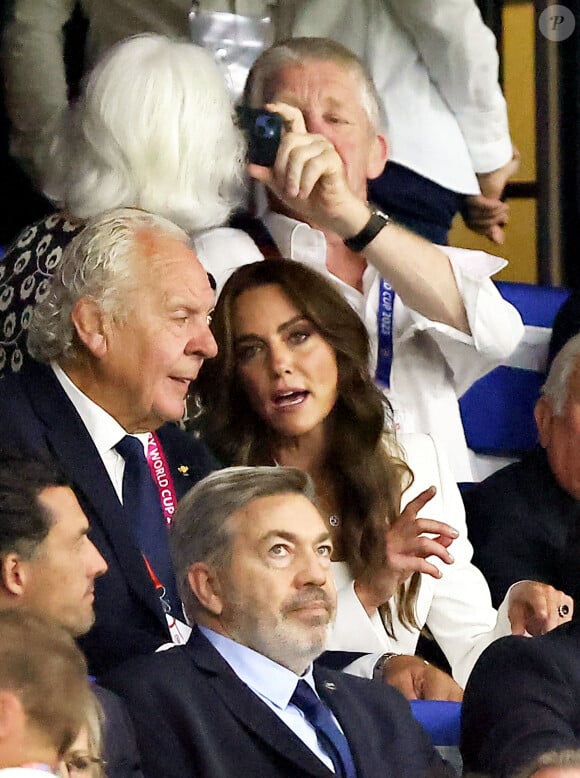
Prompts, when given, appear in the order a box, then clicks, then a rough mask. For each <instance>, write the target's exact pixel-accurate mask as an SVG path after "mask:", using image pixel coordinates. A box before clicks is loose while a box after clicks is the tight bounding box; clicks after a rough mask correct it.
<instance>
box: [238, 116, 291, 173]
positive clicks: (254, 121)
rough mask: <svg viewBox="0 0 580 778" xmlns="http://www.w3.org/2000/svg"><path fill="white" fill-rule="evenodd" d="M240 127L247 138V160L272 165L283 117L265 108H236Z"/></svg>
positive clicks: (265, 165) (264, 165)
mask: <svg viewBox="0 0 580 778" xmlns="http://www.w3.org/2000/svg"><path fill="white" fill-rule="evenodd" d="M237 114H238V119H239V123H240V127H241V128H242V129H243V130H244V132H245V133H246V137H247V139H248V162H252V163H253V164H255V165H262V166H263V167H272V165H273V164H274V160H275V159H276V154H277V153H278V146H279V145H280V139H281V137H282V126H283V123H284V120H283V118H282V117H281V116H280V114H279V113H273V112H272V111H266V109H265V108H248V107H247V106H245V105H240V106H238V108H237Z"/></svg>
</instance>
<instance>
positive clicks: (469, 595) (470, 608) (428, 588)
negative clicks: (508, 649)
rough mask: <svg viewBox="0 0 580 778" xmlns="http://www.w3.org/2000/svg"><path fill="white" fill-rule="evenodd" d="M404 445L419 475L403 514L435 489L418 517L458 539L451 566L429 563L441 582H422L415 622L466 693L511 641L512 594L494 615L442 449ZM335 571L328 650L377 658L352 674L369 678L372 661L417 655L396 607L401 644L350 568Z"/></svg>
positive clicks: (423, 440) (415, 438) (422, 440)
mask: <svg viewBox="0 0 580 778" xmlns="http://www.w3.org/2000/svg"><path fill="white" fill-rule="evenodd" d="M400 443H401V445H402V448H403V450H404V453H405V459H406V461H407V463H408V464H409V467H410V468H411V470H412V471H413V474H414V476H415V480H414V482H413V484H412V486H411V487H410V488H409V489H408V490H407V491H406V492H405V493H404V495H403V498H402V501H401V505H402V507H404V506H405V505H407V504H408V503H409V502H410V501H411V500H412V499H413V498H414V497H416V496H417V495H418V494H419V493H420V492H421V491H422V490H423V489H426V488H427V487H429V486H431V485H435V486H436V487H437V494H436V495H435V497H434V498H433V499H432V500H430V501H429V502H428V503H427V505H426V506H425V508H424V509H423V510H422V511H421V512H420V513H419V516H420V517H426V518H430V519H434V520H435V521H444V522H447V523H448V524H450V525H451V526H452V527H454V528H455V529H456V530H458V532H459V537H458V538H457V539H456V540H454V541H453V543H452V544H451V546H450V548H449V551H450V553H451V554H452V556H453V557H454V559H455V561H454V562H453V564H451V565H446V564H444V563H443V562H441V560H440V559H438V558H437V557H429V562H432V563H433V564H434V565H436V567H438V568H439V569H440V570H441V572H442V574H443V575H442V578H440V579H435V578H433V577H431V576H429V575H425V574H423V575H421V587H420V590H419V595H418V599H417V605H416V616H417V621H418V623H419V625H420V626H421V627H422V626H423V625H425V624H426V625H427V626H428V627H429V629H430V630H431V633H432V634H433V636H434V638H435V639H436V640H437V642H438V643H439V646H440V647H441V649H442V651H443V652H444V654H445V656H446V657H447V659H448V661H449V664H450V665H451V669H452V673H453V677H454V678H455V680H456V681H457V683H458V684H459V685H460V686H462V687H464V686H465V684H466V682H467V679H468V677H469V674H470V672H471V670H472V668H473V665H474V664H475V662H476V661H477V659H478V658H479V656H480V655H481V653H482V652H483V650H484V649H485V648H487V646H488V645H489V644H490V643H492V642H493V641H494V640H496V639H497V638H498V637H502V636H503V635H509V634H511V625H510V622H509V619H508V615H507V611H508V597H509V592H508V594H507V595H506V598H505V600H504V602H503V603H502V604H501V606H500V608H499V610H497V611H496V610H495V609H494V608H493V606H492V604H491V594H490V591H489V586H488V585H487V582H486V580H485V578H484V577H483V575H482V573H481V572H480V571H479V570H478V569H477V568H476V567H475V566H474V565H473V564H472V563H471V558H472V556H473V548H472V546H471V543H470V542H469V539H468V537H467V525H466V522H465V509H464V507H463V501H462V499H461V495H460V493H459V489H458V488H457V484H456V483H455V479H454V477H453V475H452V474H451V472H450V470H449V467H448V465H447V463H446V461H445V457H444V455H443V454H442V452H441V450H440V449H439V447H438V446H437V445H435V442H434V441H433V439H432V438H431V437H430V436H428V435H402V436H400ZM332 572H333V574H334V578H335V583H336V588H337V592H338V608H337V616H336V622H335V625H334V630H333V633H332V637H331V640H330V642H329V646H328V648H329V649H333V650H337V651H338V650H340V651H363V652H366V653H369V654H372V655H371V656H368V657H363V658H361V660H357V662H356V663H354V664H353V665H352V671H353V674H355V675H362V676H366V677H368V675H369V670H370V668H371V667H372V665H373V664H374V662H375V661H376V660H377V659H378V657H379V656H381V655H382V654H384V653H386V652H389V651H393V652H395V653H399V654H414V653H415V648H416V646H417V641H418V639H419V634H420V633H419V630H417V629H408V628H406V627H403V626H402V624H401V623H400V621H399V619H398V618H397V616H396V610H395V609H394V608H393V628H394V633H395V639H393V638H390V637H389V636H388V635H387V633H386V630H385V627H384V624H383V622H382V620H381V617H380V615H379V613H378V612H375V614H374V615H373V616H372V617H370V618H369V616H368V615H367V613H366V611H365V609H364V608H363V606H362V605H361V603H360V600H359V599H358V597H357V596H356V594H355V591H354V581H353V579H352V576H351V575H350V573H349V570H348V568H347V566H346V564H345V563H344V562H333V564H332ZM348 669H349V670H350V669H351V668H348Z"/></svg>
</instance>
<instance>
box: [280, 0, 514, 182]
mask: <svg viewBox="0 0 580 778" xmlns="http://www.w3.org/2000/svg"><path fill="white" fill-rule="evenodd" d="M279 13H280V17H281V18H280V24H279V29H278V31H277V32H278V35H279V37H289V36H291V35H295V36H300V35H306V36H322V37H329V38H333V39H334V40H337V41H339V42H340V43H342V44H343V45H345V46H347V48H349V49H351V50H352V51H354V52H355V54H357V55H358V56H359V57H360V58H361V59H362V60H363V61H364V62H366V64H367V66H368V68H369V70H370V73H371V76H372V78H373V81H374V82H375V86H376V88H377V91H378V93H379V95H380V97H381V99H382V101H383V103H384V107H385V112H386V116H387V126H386V132H387V135H388V139H389V148H390V158H391V159H392V160H393V161H395V162H398V163H399V164H401V165H405V166H406V167H408V168H410V169H411V170H414V171H415V172H416V173H419V174H420V175H422V176H425V177H426V178H429V179H431V180H432V181H435V182H436V183H438V184H440V185H441V186H444V187H446V188H447V189H451V190H452V191H454V192H462V193H465V194H475V193H477V192H479V185H478V182H477V179H476V177H475V173H487V172H490V171H492V170H496V169H497V168H499V167H501V166H502V165H505V164H506V163H507V162H508V161H509V160H510V159H511V156H512V143H511V140H510V135H509V127H508V118H507V109H506V103H505V100H504V97H503V95H502V92H501V89H500V87H499V84H498V63H499V59H498V54H497V49H496V43H495V38H494V36H493V34H492V32H491V31H490V30H489V28H488V27H486V26H485V24H484V23H483V21H482V18H481V14H480V12H479V9H478V8H477V5H476V3H475V2H474V0H437V2H432V0H357V1H356V2H353V0H288V2H284V3H281V4H280V11H279Z"/></svg>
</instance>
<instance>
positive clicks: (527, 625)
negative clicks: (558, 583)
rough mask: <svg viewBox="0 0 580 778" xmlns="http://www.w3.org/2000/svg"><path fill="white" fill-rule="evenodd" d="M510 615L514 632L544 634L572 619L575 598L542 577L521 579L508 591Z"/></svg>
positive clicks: (519, 633) (517, 633) (518, 633)
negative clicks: (529, 579) (539, 578)
mask: <svg viewBox="0 0 580 778" xmlns="http://www.w3.org/2000/svg"><path fill="white" fill-rule="evenodd" d="M508 598H509V599H508V617H509V620H510V624H511V626H512V634H513V635H523V634H524V632H528V633H529V634H530V635H543V634H544V632H549V631H550V630H551V629H554V627H559V626H560V624H564V623H565V622H567V621H570V619H571V618H572V614H573V613H574V600H573V599H572V598H571V597H569V596H568V595H567V594H564V592H560V591H559V590H558V589H554V587H553V586H550V585H549V584H545V583H540V582H539V581H519V583H516V584H514V585H513V586H512V587H511V588H510V590H509V594H508Z"/></svg>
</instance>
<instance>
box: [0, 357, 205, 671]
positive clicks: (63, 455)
mask: <svg viewBox="0 0 580 778" xmlns="http://www.w3.org/2000/svg"><path fill="white" fill-rule="evenodd" d="M0 430H2V439H1V443H2V444H3V445H4V446H11V447H15V448H17V449H19V450H21V451H26V452H28V453H30V454H35V455H38V456H40V457H50V458H52V459H54V460H55V461H56V462H57V464H58V465H59V466H60V468H61V469H62V470H63V472H64V474H65V476H66V477H67V478H68V479H69V481H70V483H71V485H72V487H73V489H74V491H75V494H76V495H77V498H78V500H79V502H80V504H81V506H82V508H83V510H84V511H85V513H86V515H87V518H88V520H89V522H90V526H91V530H90V538H91V540H92V541H93V543H94V544H95V545H96V547H97V548H98V549H99V551H100V552H101V554H102V555H103V557H104V558H105V560H106V562H107V564H108V566H109V569H108V571H107V573H106V574H105V575H104V576H102V577H101V578H98V579H97V581H96V582H95V614H96V621H95V625H94V627H93V628H92V629H91V631H90V632H89V633H88V635H86V636H84V637H83V638H81V639H80V641H79V642H80V644H81V647H82V649H83V651H84V652H85V654H86V657H87V661H88V663H89V670H90V672H91V673H92V674H93V675H96V676H97V677H98V676H99V675H100V674H101V673H102V672H103V671H104V670H106V669H108V668H109V667H112V666H114V665H117V664H119V663H121V662H123V661H125V660H127V659H129V658H130V657H132V656H134V655H135V654H140V653H141V654H143V653H149V652H151V651H154V650H155V649H156V648H157V647H158V646H159V645H161V644H162V643H164V642H167V641H168V640H169V631H168V628H167V623H166V619H165V616H164V614H163V610H162V608H161V604H160V601H159V598H158V596H157V593H156V591H155V587H154V586H153V584H152V582H151V579H150V577H149V574H148V573H147V569H146V567H145V564H144V562H143V557H142V555H141V552H140V551H139V548H138V547H137V545H136V543H135V541H134V539H133V536H132V532H131V529H130V527H129V526H128V524H127V521H126V518H125V515H124V513H123V507H122V505H121V503H120V501H119V499H118V497H117V494H116V492H115V489H114V487H113V484H112V483H111V480H110V478H109V476H108V474H107V471H106V470H105V467H104V465H103V463H102V460H101V458H100V456H99V454H98V452H97V449H96V447H95V445H94V443H93V441H92V439H91V437H90V436H89V434H88V432H87V429H86V427H85V425H84V424H83V422H82V420H81V418H80V416H79V415H78V413H77V412H76V410H75V408H74V406H73V404H72V403H71V402H70V400H69V399H68V397H67V395H66V393H65V392H64V390H63V389H62V387H61V385H60V384H59V382H58V380H57V379H56V377H55V375H54V372H53V371H52V369H51V368H50V367H49V366H47V365H42V364H39V363H37V362H35V363H32V364H30V365H28V366H26V367H25V368H24V369H23V371H22V372H21V373H17V374H12V375H8V376H5V377H4V378H3V379H2V380H1V381H0ZM157 434H158V435H159V439H160V441H161V443H162V446H163V449H164V451H165V454H166V457H167V460H168V463H169V465H170V469H171V474H172V476H173V482H174V484H175V490H176V492H177V497H178V498H180V497H182V496H183V495H184V494H185V492H186V491H188V490H189V489H190V488H191V487H192V486H193V485H194V484H195V483H196V482H197V481H198V480H200V479H201V478H203V477H204V476H206V475H207V474H208V473H210V472H211V471H212V470H215V469H216V467H217V463H216V461H215V459H214V458H213V457H212V456H211V454H210V453H209V452H208V450H207V448H206V447H205V446H204V445H203V444H202V443H200V442H199V441H197V440H195V439H194V438H193V437H192V436H191V435H189V434H187V433H186V432H183V430H180V429H178V428H177V427H175V426H174V425H170V424H166V425H164V426H163V427H161V428H160V429H159V430H157ZM180 465H185V466H186V467H187V468H188V470H187V471H186V473H185V474H184V472H183V468H182V470H181V471H180V470H178V469H177V468H179V466H180Z"/></svg>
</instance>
